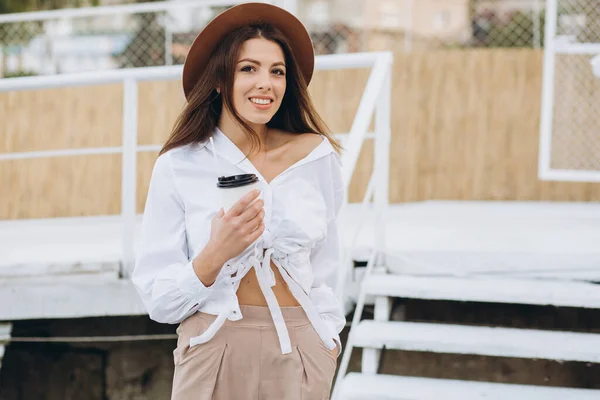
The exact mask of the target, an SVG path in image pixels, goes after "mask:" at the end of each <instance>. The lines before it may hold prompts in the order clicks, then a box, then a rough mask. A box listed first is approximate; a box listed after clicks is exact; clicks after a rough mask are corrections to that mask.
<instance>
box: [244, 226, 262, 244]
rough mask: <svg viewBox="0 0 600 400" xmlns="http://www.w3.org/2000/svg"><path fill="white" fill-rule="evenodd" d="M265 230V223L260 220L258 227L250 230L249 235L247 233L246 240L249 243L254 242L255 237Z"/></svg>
mask: <svg viewBox="0 0 600 400" xmlns="http://www.w3.org/2000/svg"><path fill="white" fill-rule="evenodd" d="M264 231H265V223H264V222H261V223H260V225H259V226H258V228H256V229H255V230H254V231H252V232H251V233H250V234H249V235H248V241H249V242H250V243H254V241H255V240H256V239H258V238H259V237H260V235H262V234H263V232H264Z"/></svg>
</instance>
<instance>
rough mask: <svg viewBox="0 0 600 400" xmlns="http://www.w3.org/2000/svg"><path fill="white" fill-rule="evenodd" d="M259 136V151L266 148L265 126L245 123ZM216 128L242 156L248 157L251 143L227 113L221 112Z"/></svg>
mask: <svg viewBox="0 0 600 400" xmlns="http://www.w3.org/2000/svg"><path fill="white" fill-rule="evenodd" d="M246 123H247V124H248V125H249V126H250V127H251V128H252V129H253V130H254V132H256V133H257V134H258V136H259V140H260V149H259V151H260V150H262V149H265V148H266V143H267V125H265V124H253V123H250V122H246ZM218 127H219V129H220V130H221V132H223V133H224V134H225V136H227V137H228V138H229V139H230V140H231V141H232V142H233V143H234V144H235V145H236V146H237V147H238V148H239V149H240V150H241V151H242V152H243V153H244V154H246V155H248V154H249V153H250V150H251V148H252V142H251V141H250V139H249V138H248V137H247V136H246V133H245V131H244V129H243V128H242V127H241V126H240V125H239V124H238V122H237V120H236V119H235V118H234V117H233V116H232V115H231V114H230V113H229V112H227V111H225V110H223V112H222V113H221V116H220V118H219V123H218Z"/></svg>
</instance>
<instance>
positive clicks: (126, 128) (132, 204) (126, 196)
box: [121, 78, 138, 278]
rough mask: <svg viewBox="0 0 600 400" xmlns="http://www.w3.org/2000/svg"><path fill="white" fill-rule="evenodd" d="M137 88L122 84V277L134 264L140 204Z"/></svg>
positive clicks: (126, 82)
mask: <svg viewBox="0 0 600 400" xmlns="http://www.w3.org/2000/svg"><path fill="white" fill-rule="evenodd" d="M137 122H138V85H137V81H136V80H135V79H134V78H127V79H125V80H124V81H123V158H122V166H121V168H122V175H121V218H122V224H123V230H122V232H123V233H122V234H123V236H122V245H123V255H122V257H123V258H122V264H121V275H122V276H123V277H125V278H128V277H130V276H131V273H132V272H133V265H134V262H135V253H134V248H133V244H134V238H135V228H136V203H137V201H136V200H137V196H136V193H137V187H136V186H137V130H138V126H137Z"/></svg>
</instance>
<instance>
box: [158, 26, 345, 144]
mask: <svg viewBox="0 0 600 400" xmlns="http://www.w3.org/2000/svg"><path fill="white" fill-rule="evenodd" d="M260 37H262V38H264V39H267V40H270V41H273V42H275V43H277V44H279V46H281V49H282V50H283V53H284V56H285V64H286V79H287V81H286V82H287V86H286V91H285V94H284V96H283V99H282V101H281V106H280V107H279V110H277V112H276V113H275V115H274V116H273V118H271V120H270V121H269V122H268V123H267V126H268V127H269V128H275V129H280V130H283V131H287V132H293V133H319V134H322V135H324V136H325V137H326V138H327V139H329V141H330V142H331V144H332V146H333V147H334V148H335V149H336V151H338V152H339V151H340V150H341V146H340V144H339V143H338V142H337V141H336V140H335V139H334V138H333V136H332V135H331V134H330V133H329V129H328V128H327V125H326V124H325V123H324V122H323V120H322V119H321V117H320V116H319V114H318V113H317V111H316V110H315V107H314V105H313V104H312V101H311V99H310V96H309V94H308V88H307V85H306V81H305V80H304V76H303V75H302V73H301V71H300V68H299V66H298V63H297V62H296V59H295V58H294V54H293V53H292V51H291V48H290V45H289V42H288V40H287V38H286V37H285V36H284V35H283V34H282V33H281V32H280V31H279V30H278V29H276V28H275V27H273V26H272V25H269V24H266V23H260V24H253V25H248V26H244V27H241V28H238V29H235V30H233V31H231V32H230V33H229V34H228V35H227V36H226V37H225V39H223V40H222V41H221V42H220V43H219V44H218V46H217V48H216V49H215V51H214V53H213V55H212V57H211V59H210V61H209V63H208V65H207V67H206V69H205V70H204V72H203V74H202V76H200V78H199V79H198V81H197V82H196V84H195V86H194V88H193V89H192V91H191V92H190V96H189V98H188V102H187V104H186V105H185V107H184V109H183V111H182V112H181V114H180V115H179V117H178V118H177V121H176V122H175V126H174V127H173V131H172V132H171V135H170V136H169V139H167V141H166V142H165V144H164V146H163V148H162V149H161V151H160V153H159V155H160V154H163V153H165V152H167V151H169V150H171V149H174V148H176V147H180V146H185V145H188V144H191V143H197V142H204V141H206V140H208V138H209V137H210V136H211V135H212V134H213V132H214V130H215V128H216V127H217V124H218V122H219V117H220V115H221V110H222V107H223V103H225V106H226V107H227V109H229V110H231V112H232V114H233V116H234V118H235V119H236V121H237V122H238V123H239V125H240V126H241V127H242V129H243V130H244V132H245V133H246V135H247V137H248V138H249V139H250V141H251V143H252V150H254V149H255V148H256V147H258V145H259V144H260V141H259V136H258V134H257V133H256V132H255V131H254V130H253V129H252V128H251V127H250V126H249V125H248V124H247V123H245V122H244V120H242V118H241V117H240V116H239V114H238V113H237V111H236V110H235V107H234V106H233V100H232V99H233V80H234V75H235V65H236V64H237V57H238V55H239V52H240V49H241V47H242V44H243V43H244V42H245V41H246V40H249V39H254V38H260ZM217 87H219V88H220V89H221V93H220V94H219V93H217V91H216V88H217Z"/></svg>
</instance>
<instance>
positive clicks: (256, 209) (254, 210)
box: [240, 199, 265, 223]
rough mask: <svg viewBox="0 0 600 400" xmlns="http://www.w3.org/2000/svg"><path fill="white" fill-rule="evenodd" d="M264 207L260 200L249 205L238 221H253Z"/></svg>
mask: <svg viewBox="0 0 600 400" xmlns="http://www.w3.org/2000/svg"><path fill="white" fill-rule="evenodd" d="M264 206H265V202H264V201H262V200H261V199H259V200H257V201H256V202H254V204H252V205H250V207H248V208H246V210H245V211H244V212H243V213H242V215H240V221H241V222H242V223H246V222H248V221H250V220H252V219H254V218H255V217H256V216H257V215H258V214H259V213H260V212H261V211H262V210H264Z"/></svg>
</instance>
